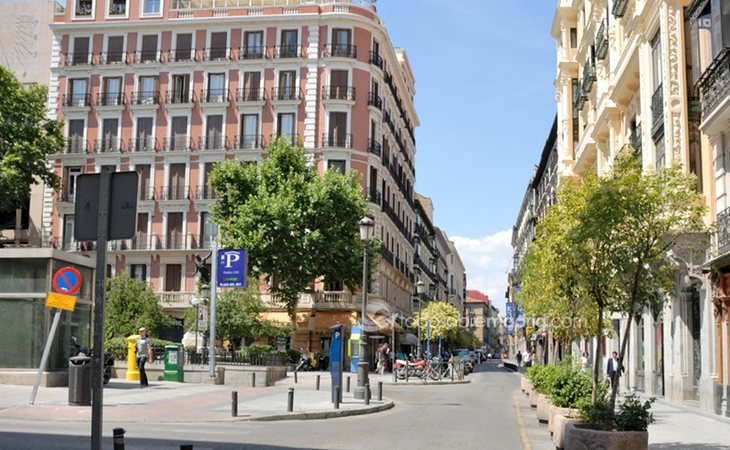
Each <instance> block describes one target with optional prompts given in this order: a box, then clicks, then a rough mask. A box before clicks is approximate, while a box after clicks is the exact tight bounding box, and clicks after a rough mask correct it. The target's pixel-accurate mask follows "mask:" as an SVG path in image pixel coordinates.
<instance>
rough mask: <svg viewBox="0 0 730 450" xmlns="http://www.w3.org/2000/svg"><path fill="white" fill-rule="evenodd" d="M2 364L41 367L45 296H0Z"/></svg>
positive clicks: (0, 359) (5, 366) (12, 366)
mask: <svg viewBox="0 0 730 450" xmlns="http://www.w3.org/2000/svg"><path fill="white" fill-rule="evenodd" d="M0 317H2V318H3V326H2V327H0V342H2V343H3V345H0V367H3V368H29V367H38V364H39V363H40V360H41V355H42V354H43V344H44V331H43V330H44V328H45V327H44V326H43V324H44V323H45V307H44V301H43V299H39V298H36V299H31V298H25V299H0Z"/></svg>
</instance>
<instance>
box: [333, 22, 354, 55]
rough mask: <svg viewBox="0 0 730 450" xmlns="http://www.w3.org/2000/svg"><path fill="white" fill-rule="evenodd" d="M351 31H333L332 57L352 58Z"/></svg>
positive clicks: (336, 29)
mask: <svg viewBox="0 0 730 450" xmlns="http://www.w3.org/2000/svg"><path fill="white" fill-rule="evenodd" d="M350 36H351V32H350V30H346V29H343V28H335V29H333V30H332V55H333V56H350Z"/></svg>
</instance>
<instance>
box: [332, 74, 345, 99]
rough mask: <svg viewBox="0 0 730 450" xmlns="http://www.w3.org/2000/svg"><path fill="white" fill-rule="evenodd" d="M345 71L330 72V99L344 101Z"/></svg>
mask: <svg viewBox="0 0 730 450" xmlns="http://www.w3.org/2000/svg"><path fill="white" fill-rule="evenodd" d="M347 78H348V73H347V70H332V71H331V72H330V98H333V99H339V100H346V99H347V98H348V95H347V91H348V89H347Z"/></svg>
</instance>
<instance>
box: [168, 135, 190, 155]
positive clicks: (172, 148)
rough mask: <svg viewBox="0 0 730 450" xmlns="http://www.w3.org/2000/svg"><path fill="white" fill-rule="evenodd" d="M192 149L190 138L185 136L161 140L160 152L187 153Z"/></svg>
mask: <svg viewBox="0 0 730 450" xmlns="http://www.w3.org/2000/svg"><path fill="white" fill-rule="evenodd" d="M191 148H192V143H191V142H190V137H189V136H188V135H186V134H180V135H177V136H172V137H169V138H164V139H163V140H162V150H164V151H166V152H177V151H187V150H190V149H191Z"/></svg>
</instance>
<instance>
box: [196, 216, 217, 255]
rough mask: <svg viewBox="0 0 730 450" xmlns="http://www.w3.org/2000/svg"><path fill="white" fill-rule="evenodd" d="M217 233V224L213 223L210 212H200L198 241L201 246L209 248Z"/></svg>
mask: <svg viewBox="0 0 730 450" xmlns="http://www.w3.org/2000/svg"><path fill="white" fill-rule="evenodd" d="M217 235H218V225H216V224H215V223H213V220H212V217H211V215H210V213H209V212H203V213H200V242H201V244H202V245H201V246H202V248H210V247H211V246H212V245H213V240H214V239H215V237H216V236H217Z"/></svg>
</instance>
